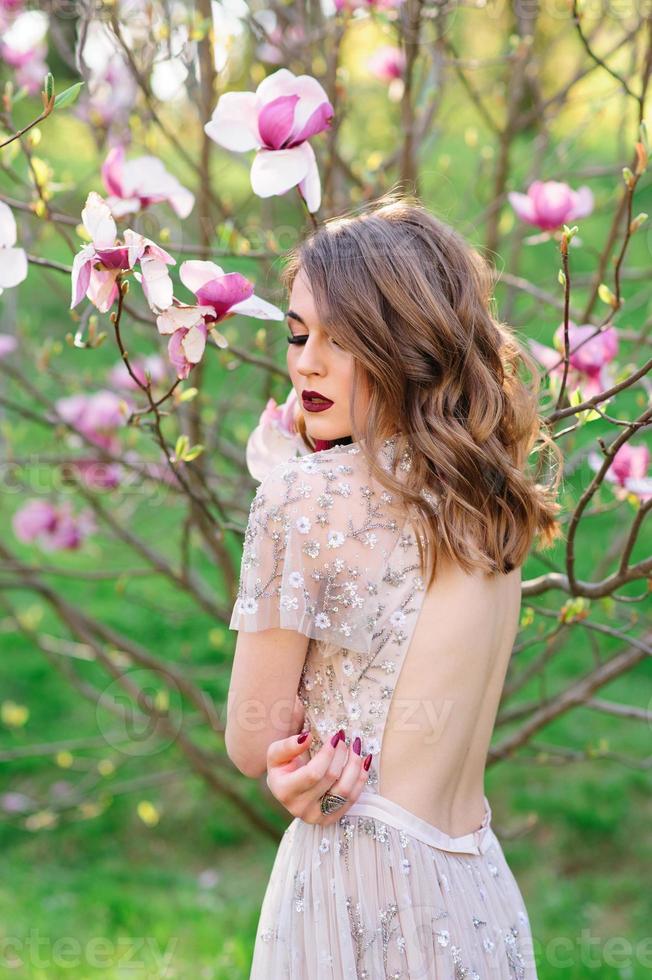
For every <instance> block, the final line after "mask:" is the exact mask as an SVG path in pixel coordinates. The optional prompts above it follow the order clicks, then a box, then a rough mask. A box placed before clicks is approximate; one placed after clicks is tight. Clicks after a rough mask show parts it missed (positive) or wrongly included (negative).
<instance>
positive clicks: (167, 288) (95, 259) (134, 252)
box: [70, 191, 176, 313]
mask: <svg viewBox="0 0 652 980" xmlns="http://www.w3.org/2000/svg"><path fill="white" fill-rule="evenodd" d="M82 222H83V225H84V227H85V228H86V231H87V232H88V234H89V235H90V237H91V239H92V243H91V244H89V245H84V246H83V248H82V249H81V251H80V252H78V253H77V255H76V256H75V258H74V261H73V265H72V301H71V303H70V308H71V309H72V308H73V307H74V306H77V304H78V303H79V302H80V301H81V300H82V299H83V297H84V295H85V296H87V297H88V299H89V300H90V301H91V303H93V304H94V305H95V306H96V307H97V308H98V310H99V311H100V313H106V312H107V311H108V310H109V309H110V308H111V306H112V305H113V303H114V302H115V300H116V299H117V296H118V286H117V282H116V280H117V278H118V276H119V275H120V274H121V273H123V272H126V271H128V270H130V269H133V267H134V266H135V264H136V262H139V263H140V270H141V271H140V273H139V274H137V278H138V279H139V281H140V282H141V283H142V286H143V291H144V293H145V296H146V298H147V301H148V302H149V304H150V306H151V307H152V308H153V309H157V308H158V309H164V308H165V307H166V306H169V304H170V303H171V302H172V280H171V279H170V276H169V273H168V271H167V269H166V266H167V265H174V264H175V263H176V259H173V258H172V256H171V255H170V254H169V253H168V252H166V251H165V249H163V248H161V247H160V245H156V244H155V243H154V242H152V241H150V239H149V238H145V237H144V235H139V234H137V233H136V232H135V231H132V230H131V229H130V228H127V229H126V231H125V233H124V242H123V243H122V244H121V243H120V242H117V239H116V235H117V229H116V224H115V221H114V219H113V215H112V214H111V210H110V209H109V207H108V205H107V204H106V202H105V201H104V200H103V199H102V198H101V197H100V195H99V194H97V193H96V192H95V191H91V192H90V194H89V195H88V197H87V198H86V205H85V207H84V209H83V210H82ZM116 242H117V243H116Z"/></svg>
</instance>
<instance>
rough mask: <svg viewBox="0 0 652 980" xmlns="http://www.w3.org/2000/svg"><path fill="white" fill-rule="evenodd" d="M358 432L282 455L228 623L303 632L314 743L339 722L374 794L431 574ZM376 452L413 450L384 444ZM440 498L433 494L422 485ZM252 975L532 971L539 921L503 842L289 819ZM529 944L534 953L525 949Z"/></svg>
mask: <svg viewBox="0 0 652 980" xmlns="http://www.w3.org/2000/svg"><path fill="white" fill-rule="evenodd" d="M364 462H365V461H364V456H363V455H362V452H361V450H360V447H359V445H356V444H352V445H350V446H339V447H333V448H332V449H329V450H323V451H321V452H317V453H314V454H312V455H309V456H305V457H297V458H294V459H291V460H288V461H287V462H283V463H282V464H279V465H278V466H277V467H275V468H274V469H273V470H272V471H271V472H270V473H268V475H267V476H266V477H265V479H264V480H263V481H262V483H261V484H260V486H259V488H258V491H257V493H256V496H255V498H254V500H253V501H252V504H251V509H250V513H249V521H248V523H247V528H246V531H245V539H244V549H243V557H242V569H241V576H240V583H239V588H238V594H237V597H236V602H235V606H234V609H233V615H232V618H231V623H230V626H231V628H232V629H238V630H244V631H259V630H264V629H268V628H272V627H281V628H285V629H294V630H296V631H297V632H300V633H302V634H304V635H305V636H306V637H307V638H308V642H307V646H306V656H305V662H304V664H303V668H302V671H301V677H300V680H299V688H298V695H299V698H300V700H301V702H302V704H303V706H304V709H305V727H309V728H310V730H311V732H312V735H313V738H312V739H311V744H310V746H309V749H308V751H309V752H310V754H311V755H314V754H315V753H317V752H318V751H319V749H320V748H321V746H322V745H323V744H324V743H325V741H326V739H327V738H330V737H331V735H332V734H333V732H334V731H337V730H338V729H339V728H344V730H345V733H346V735H345V741H346V743H347V744H348V745H349V746H350V745H351V743H352V742H353V740H354V739H355V738H356V736H359V737H360V740H361V743H362V744H361V754H362V755H367V754H368V753H372V754H373V759H372V764H371V767H370V769H369V773H368V777H367V781H366V784H365V790H366V791H367V792H369V793H371V794H373V793H376V794H381V793H382V788H381V787H380V759H381V757H382V751H383V736H384V731H385V727H386V723H387V718H388V715H389V709H390V704H391V701H392V697H393V695H394V691H395V689H396V684H397V682H398V678H399V675H400V672H401V669H402V666H403V663H404V660H405V657H406V654H407V650H408V646H409V643H410V638H411V637H412V635H413V631H414V628H415V625H416V622H417V618H418V615H419V612H420V610H421V606H422V602H423V598H424V594H425V586H424V582H423V579H422V577H421V574H420V568H419V560H418V557H419V556H418V546H417V535H416V532H415V528H414V526H413V524H412V523H411V521H410V520H409V517H408V516H406V517H405V519H399V518H398V517H397V516H396V514H395V513H392V512H390V505H392V504H393V503H394V501H393V495H392V494H391V493H390V492H388V491H387V490H386V489H385V488H384V487H383V486H382V485H380V484H379V483H377V482H376V481H375V480H374V479H373V478H372V477H371V474H370V473H369V472H368V471H367V469H366V466H364V465H363V464H364ZM379 462H380V463H381V466H384V467H385V468H387V469H392V468H394V464H396V469H397V470H398V471H399V472H400V471H406V470H408V469H409V468H410V466H411V457H410V454H409V452H407V451H402V452H401V453H400V456H397V455H396V443H395V441H394V440H391V439H390V440H387V442H386V443H385V444H384V446H383V450H382V453H381V458H380V460H379ZM424 499H426V500H427V501H429V503H430V504H431V506H432V507H433V509H436V508H437V506H438V502H439V498H438V497H437V495H436V494H433V493H430V492H428V493H426V492H424ZM258 939H259V942H257V944H256V950H255V954H254V962H253V968H252V973H251V977H252V980H277V978H278V980H416V978H417V977H418V978H419V980H488V978H489V977H496V978H498V977H500V980H536V969H535V966H534V963H533V959H531V956H532V954H531V949H530V930H529V922H528V919H527V914H526V912H525V911H524V909H523V908H522V899H521V896H520V893H519V892H518V888H517V886H516V885H515V883H514V880H513V878H512V876H511V875H510V873H509V867H508V865H507V864H506V862H505V859H504V855H503V853H502V851H501V849H500V846H499V845H498V842H497V841H495V843H492V844H491V845H490V846H489V848H488V850H487V851H486V853H484V852H483V853H481V854H475V853H474V854H472V855H468V854H466V853H464V855H463V856H462V855H461V854H459V853H458V854H453V853H446V852H445V851H444V850H439V849H437V848H436V847H429V846H428V845H426V844H424V843H423V842H421V841H420V840H418V839H417V838H416V837H414V836H412V835H411V834H409V833H406V832H405V830H403V829H401V828H400V827H395V826H393V825H392V824H391V822H387V823H385V822H384V821H383V820H381V819H380V818H379V817H373V816H366V815H363V814H361V813H358V814H354V813H351V815H348V814H344V815H343V816H341V817H340V818H339V820H336V821H335V822H333V823H331V824H329V825H328V826H326V827H324V826H321V825H319V824H317V825H311V824H309V823H306V822H304V821H302V820H300V819H299V818H295V820H293V821H292V823H291V824H290V825H289V827H288V828H287V830H286V832H285V833H284V835H283V839H282V841H281V845H280V848H279V852H278V855H277V861H276V863H275V866H274V869H273V871H272V875H271V878H270V882H269V886H268V889H267V892H266V896H265V900H264V903H263V907H262V909H261V921H260V926H259V930H258ZM525 952H527V957H528V961H527V963H526V960H525V957H524V955H523V954H524V953H525Z"/></svg>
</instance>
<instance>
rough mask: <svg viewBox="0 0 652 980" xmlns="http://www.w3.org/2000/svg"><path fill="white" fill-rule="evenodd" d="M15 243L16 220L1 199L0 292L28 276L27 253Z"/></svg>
mask: <svg viewBox="0 0 652 980" xmlns="http://www.w3.org/2000/svg"><path fill="white" fill-rule="evenodd" d="M15 245H16V220H15V218H14V216H13V214H12V212H11V209H10V208H9V206H8V205H7V204H5V203H4V201H0V293H1V292H2V291H3V290H4V289H11V288H12V287H13V286H17V285H18V283H20V282H22V281H23V279H25V278H26V277H27V255H26V254H25V250H24V249H23V248H15Z"/></svg>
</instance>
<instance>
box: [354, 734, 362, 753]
mask: <svg viewBox="0 0 652 980" xmlns="http://www.w3.org/2000/svg"><path fill="white" fill-rule="evenodd" d="M361 748H362V742H361V741H360V736H359V735H356V737H355V738H354V739H353V751H354V752H355V754H356V755H360V749H361Z"/></svg>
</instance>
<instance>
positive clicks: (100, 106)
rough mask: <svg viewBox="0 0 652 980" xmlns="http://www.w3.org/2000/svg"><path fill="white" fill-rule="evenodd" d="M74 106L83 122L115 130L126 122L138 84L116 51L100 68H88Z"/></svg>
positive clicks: (134, 99)
mask: <svg viewBox="0 0 652 980" xmlns="http://www.w3.org/2000/svg"><path fill="white" fill-rule="evenodd" d="M83 91H84V94H83V96H82V98H81V99H80V101H79V104H78V105H76V106H75V110H74V111H75V114H76V115H77V116H79V118H80V119H83V120H84V121H85V122H87V123H91V124H93V125H95V126H102V127H104V129H107V130H109V129H110V130H112V131H115V130H116V129H117V128H118V127H119V126H120V125H125V126H126V125H127V123H128V119H129V113H130V112H131V110H132V109H133V106H134V103H135V101H136V96H137V94H138V84H137V82H136V80H135V78H134V76H133V73H132V72H131V69H130V68H129V66H128V65H127V64H126V62H125V60H124V58H123V57H121V56H120V55H119V54H118V53H117V52H116V54H115V55H114V56H113V57H112V58H111V59H110V60H109V61H108V62H107V63H106V65H105V66H103V67H102V69H101V70H96V71H94V70H93V69H90V70H89V78H88V87H87V89H86V90H83Z"/></svg>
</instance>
